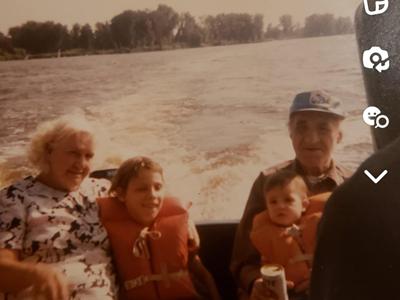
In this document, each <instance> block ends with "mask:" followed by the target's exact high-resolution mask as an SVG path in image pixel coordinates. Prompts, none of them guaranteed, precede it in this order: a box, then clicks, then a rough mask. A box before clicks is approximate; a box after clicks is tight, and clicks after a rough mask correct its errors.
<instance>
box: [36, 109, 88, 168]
mask: <svg viewBox="0 0 400 300" xmlns="http://www.w3.org/2000/svg"><path fill="white" fill-rule="evenodd" d="M78 133H86V134H88V135H90V137H91V138H92V140H93V141H95V128H94V126H93V125H92V124H91V123H90V122H89V121H88V120H87V119H86V118H85V117H84V116H83V115H65V116H62V117H59V118H57V119H54V120H50V121H47V122H44V123H42V124H40V125H39V126H38V128H37V130H36V131H35V132H34V133H33V136H32V138H31V142H30V145H29V148H28V160H29V162H30V163H31V164H32V165H33V167H35V168H36V169H37V170H38V171H39V172H47V171H48V169H49V165H48V162H47V159H46V154H47V153H48V151H49V150H50V149H52V148H53V146H54V144H57V143H58V142H59V141H61V140H63V139H64V138H66V137H70V136H72V135H75V134H78Z"/></svg>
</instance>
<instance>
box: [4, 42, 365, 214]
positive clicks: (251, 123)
mask: <svg viewBox="0 0 400 300" xmlns="http://www.w3.org/2000/svg"><path fill="white" fill-rule="evenodd" d="M293 49H296V51H293ZM60 64H61V65H60ZM60 70H62V71H60ZM4 74H7V80H6V81H4V82H3V81H0V90H5V91H8V92H5V93H4V95H2V96H1V97H2V101H0V111H8V112H10V113H7V114H6V115H2V117H1V119H2V124H6V127H4V128H0V149H1V151H0V161H1V162H2V163H0V174H1V175H0V176H1V178H0V186H4V185H6V184H8V183H10V182H11V181H12V180H15V179H16V178H18V177H22V176H24V175H27V174H29V173H30V170H29V169H27V168H26V161H25V160H24V159H22V157H21V153H23V150H24V148H25V147H26V144H27V142H28V139H29V134H30V133H31V132H32V130H33V129H34V128H35V127H36V126H37V124H38V123H40V122H41V121H43V120H47V119H50V118H54V117H55V116H58V115H61V114H63V113H68V112H71V111H74V110H76V109H81V110H82V111H84V112H85V113H86V114H87V116H88V117H89V118H90V119H93V120H95V121H97V122H98V123H99V124H102V126H103V127H105V128H106V130H101V132H100V135H101V136H103V137H104V140H108V142H105V143H104V144H103V146H102V148H101V149H99V150H101V151H98V153H96V158H97V161H96V164H95V168H97V169H99V168H110V167H117V166H118V165H119V164H120V163H121V162H122V161H123V160H124V159H126V158H129V157H131V156H134V155H146V156H149V157H152V158H154V159H155V160H157V161H159V162H160V163H161V165H162V166H163V167H164V169H165V178H166V181H167V186H168V190H169V192H170V193H172V194H175V195H178V196H180V197H181V198H182V199H183V201H184V202H193V206H192V208H191V210H190V211H191V214H192V216H193V217H194V219H196V220H213V219H232V218H239V217H240V216H241V215H242V212H243V208H244V205H245V203H246V201H247V197H248V194H249V191H250V189H251V185H252V183H253V181H254V179H255V178H256V176H257V175H258V174H259V172H260V171H261V170H262V169H264V168H266V167H268V166H271V165H274V164H276V163H279V162H281V161H283V160H286V159H290V158H293V156H294V153H293V150H292V146H291V144H290V139H289V136H288V130H287V116H288V115H287V112H288V109H289V106H290V103H291V101H292V98H293V96H294V95H295V94H296V93H298V92H301V91H304V90H311V89H318V88H324V89H326V90H327V91H329V92H330V93H332V94H333V95H335V96H337V97H339V98H341V99H342V100H343V102H344V108H345V110H347V111H349V112H350V116H349V118H348V121H347V123H346V124H344V129H345V137H344V140H343V143H342V145H341V146H340V147H338V149H337V155H336V156H337V158H338V159H339V160H340V161H343V162H344V163H345V164H346V165H347V166H350V167H353V168H354V167H356V166H357V165H358V164H359V163H360V162H361V161H362V160H363V159H364V158H366V157H367V156H368V155H369V154H370V153H371V151H372V150H371V149H372V147H371V140H370V134H369V128H367V126H363V125H362V121H360V120H361V112H362V110H363V109H364V108H365V105H366V104H365V103H366V101H365V95H364V91H363V86H362V77H361V70H360V67H359V65H358V54H357V50H356V42H355V38H354V36H352V35H349V36H340V37H323V38H310V39H296V40H286V41H285V40H283V41H273V42H266V43H256V44H246V45H234V46H226V47H209V48H199V49H190V50H188V49H187V50H176V51H162V52H152V53H136V54H126V55H105V56H88V57H74V58H64V59H62V60H56V59H54V60H51V59H49V60H32V61H29V62H28V63H27V62H25V61H10V62H7V63H6V64H3V65H2V68H1V70H0V76H2V75H4ZM10 74H12V75H13V76H11V75H10ZM21 82H23V84H21ZM66 82H67V83H68V84H65V83H66ZM6 87H7V90H6V89H5V88H6ZM10 87H11V88H10ZM32 107H34V108H35V109H32ZM37 107H40V110H38V109H36V108H37ZM16 112H18V113H16ZM360 122H361V123H360ZM16 128H18V130H15V129H16ZM9 129H11V130H9ZM10 132H12V133H13V134H12V135H10ZM16 154H18V155H17V156H18V157H17V158H16Z"/></svg>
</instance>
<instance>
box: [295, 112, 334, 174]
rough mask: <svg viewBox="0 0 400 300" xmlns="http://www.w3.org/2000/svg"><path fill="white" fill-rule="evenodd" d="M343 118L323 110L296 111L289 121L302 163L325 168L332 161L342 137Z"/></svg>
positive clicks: (311, 167) (298, 156)
mask: <svg viewBox="0 0 400 300" xmlns="http://www.w3.org/2000/svg"><path fill="white" fill-rule="evenodd" d="M340 123H341V119H339V118H337V117H335V116H332V115H330V114H327V113H323V112H316V111H304V112H297V113H294V114H293V115H292V116H291V118H290V121H289V131H290V138H291V140H292V145H293V148H294V151H295V153H296V158H297V159H298V160H299V161H300V164H301V165H302V166H303V167H305V168H309V169H313V168H315V169H318V170H323V169H325V168H326V167H328V166H329V165H330V163H331V159H332V153H333V151H334V149H335V146H336V144H338V143H339V142H340V141H341V139H342V132H341V129H340Z"/></svg>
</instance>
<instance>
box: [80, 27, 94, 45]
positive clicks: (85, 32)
mask: <svg viewBox="0 0 400 300" xmlns="http://www.w3.org/2000/svg"><path fill="white" fill-rule="evenodd" d="M93 45H94V33H93V30H92V27H91V26H90V25H89V24H85V25H83V26H82V27H81V32H80V34H79V48H83V49H86V50H89V49H92V48H93Z"/></svg>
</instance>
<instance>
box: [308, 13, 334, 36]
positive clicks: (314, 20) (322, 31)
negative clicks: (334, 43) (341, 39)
mask: <svg viewBox="0 0 400 300" xmlns="http://www.w3.org/2000/svg"><path fill="white" fill-rule="evenodd" d="M333 34H335V17H334V16H333V15H332V14H324V15H319V14H313V15H311V16H308V17H307V18H306V21H305V26H304V35H305V36H306V37H311V36H324V35H333Z"/></svg>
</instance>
